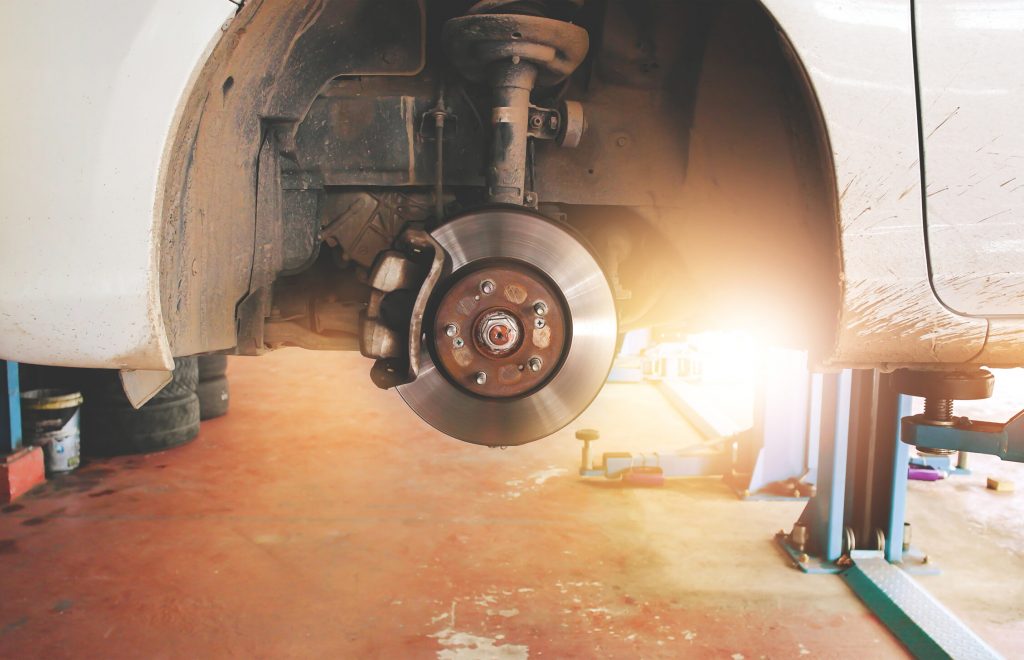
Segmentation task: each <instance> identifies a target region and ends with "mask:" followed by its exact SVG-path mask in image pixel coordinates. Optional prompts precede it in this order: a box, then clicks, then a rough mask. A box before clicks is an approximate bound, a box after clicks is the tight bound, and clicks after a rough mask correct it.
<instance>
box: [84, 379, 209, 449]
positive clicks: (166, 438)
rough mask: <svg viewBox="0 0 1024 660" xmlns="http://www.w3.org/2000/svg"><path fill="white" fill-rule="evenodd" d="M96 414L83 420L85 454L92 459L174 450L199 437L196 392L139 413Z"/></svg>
mask: <svg viewBox="0 0 1024 660" xmlns="http://www.w3.org/2000/svg"><path fill="white" fill-rule="evenodd" d="M93 413H94V414H92V415H89V416H85V417H83V420H82V422H83V428H82V450H83V451H84V452H86V453H87V454H89V455H92V456H120V455H124V454H146V453H149V452H154V451H161V450H164V449H171V448H172V447H177V446H179V445H183V444H185V443H186V442H188V441H189V440H192V439H193V438H195V437H196V435H198V433H199V397H198V396H196V393H195V392H191V393H190V394H189V396H188V397H186V398H183V399H175V400H171V401H156V400H154V401H150V402H149V403H147V404H146V405H144V406H142V407H141V408H139V409H138V410H134V409H132V408H131V407H120V406H118V407H111V408H106V409H101V410H99V411H97V410H95V409H94V411H93ZM87 419H88V420H89V422H88V423H86V420H87Z"/></svg>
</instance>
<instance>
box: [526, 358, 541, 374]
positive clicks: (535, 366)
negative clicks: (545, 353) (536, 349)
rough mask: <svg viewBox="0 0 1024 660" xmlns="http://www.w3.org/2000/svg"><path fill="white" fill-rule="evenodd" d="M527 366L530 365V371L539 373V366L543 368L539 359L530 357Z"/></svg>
mask: <svg viewBox="0 0 1024 660" xmlns="http://www.w3.org/2000/svg"><path fill="white" fill-rule="evenodd" d="M527 364H529V365H530V371H534V372H537V371H540V368H541V366H543V364H544V363H543V362H541V359H540V358H539V357H532V358H530V361H529V362H528V363H527Z"/></svg>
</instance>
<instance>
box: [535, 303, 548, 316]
mask: <svg viewBox="0 0 1024 660" xmlns="http://www.w3.org/2000/svg"><path fill="white" fill-rule="evenodd" d="M533 313H534V314H536V315H537V316H544V315H545V314H547V313H548V306H547V305H545V304H544V302H543V301H538V302H537V303H536V304H535V305H534V306H533Z"/></svg>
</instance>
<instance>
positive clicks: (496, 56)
mask: <svg viewBox="0 0 1024 660" xmlns="http://www.w3.org/2000/svg"><path fill="white" fill-rule="evenodd" d="M546 5H547V3H544V2H539V1H534V2H522V1H520V2H513V1H510V0H483V1H482V2H478V3H477V4H476V5H474V6H473V7H471V8H470V10H469V12H468V13H467V14H466V15H464V16H459V17H457V18H453V19H451V20H449V21H448V22H447V23H445V26H444V37H443V38H444V45H445V49H446V51H447V53H448V57H449V58H450V59H451V61H452V62H453V63H454V64H455V66H456V67H457V68H458V70H459V72H460V73H461V74H462V75H463V76H465V77H466V78H467V79H469V80H470V81H473V82H478V83H485V84H487V85H489V86H490V87H491V96H492V104H493V105H492V109H491V146H490V162H489V165H488V168H487V197H488V200H489V201H491V202H492V203H498V204H517V205H523V204H524V203H527V202H528V201H529V200H528V197H527V193H528V191H527V190H526V165H527V162H526V161H527V143H528V141H529V139H530V138H531V137H533V138H539V139H555V140H558V142H559V143H560V144H562V145H563V146H575V145H576V143H577V142H578V141H579V137H580V136H581V135H582V132H583V127H584V123H583V114H582V108H581V107H580V106H579V104H578V103H574V102H571V101H570V102H564V103H563V104H562V106H561V107H560V108H557V109H550V108H539V107H536V106H532V105H531V104H530V95H531V93H532V92H533V90H534V88H535V87H551V86H553V85H557V84H558V83H560V82H562V81H564V80H565V79H566V78H568V77H569V76H570V75H571V74H572V73H573V71H575V70H576V68H577V67H579V65H580V63H581V62H583V58H584V57H586V55H587V49H588V48H589V38H588V35H587V31H586V30H584V29H583V28H581V27H580V26H578V25H573V24H572V23H568V22H565V21H562V20H558V19H555V18H549V17H547V16H544V15H539V14H541V13H542V12H543V10H544V9H545V7H546ZM518 12H528V13H518ZM535 201H536V200H535V199H534V200H533V202H534V203H533V204H530V205H535Z"/></svg>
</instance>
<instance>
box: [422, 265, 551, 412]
mask: <svg viewBox="0 0 1024 660" xmlns="http://www.w3.org/2000/svg"><path fill="white" fill-rule="evenodd" d="M463 273H464V274H463V275H462V276H461V277H458V276H453V278H452V280H453V281H452V284H451V287H450V288H449V289H448V290H447V291H446V292H445V293H444V295H443V296H442V298H441V300H440V302H439V303H438V306H437V311H436V312H435V317H434V325H435V332H434V337H435V340H434V355H435V356H436V357H437V360H438V364H439V366H440V367H441V368H442V369H443V370H444V373H445V374H446V375H447V376H448V377H449V378H450V379H451V380H452V382H454V383H456V384H458V385H460V386H462V387H465V388H466V389H468V390H469V391H470V392H472V393H474V394H477V395H480V396H486V397H496V398H501V397H515V396H520V395H522V394H524V393H526V392H529V391H530V390H532V389H534V388H536V387H538V386H539V385H541V384H543V383H544V382H545V381H546V380H547V378H549V377H550V376H551V374H552V373H554V371H555V370H556V369H557V368H558V365H559V364H560V363H561V361H562V357H563V352H564V350H565V348H566V338H567V335H568V333H567V327H566V326H567V323H566V312H565V308H564V303H563V302H562V297H561V295H560V294H559V293H558V291H557V289H556V288H555V287H553V286H552V285H551V284H550V283H549V282H548V281H547V278H546V277H545V276H544V275H543V274H542V273H541V272H539V271H538V270H536V269H535V268H533V267H531V266H527V265H525V264H521V263H517V262H514V261H507V262H506V261H502V262H500V263H496V264H494V265H488V266H486V267H483V268H480V269H472V268H470V269H463ZM538 310H541V311H543V314H538V313H537V312H538ZM452 328H454V329H455V330H454V333H452Z"/></svg>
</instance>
